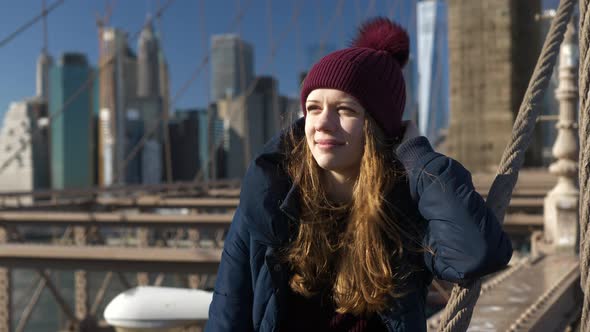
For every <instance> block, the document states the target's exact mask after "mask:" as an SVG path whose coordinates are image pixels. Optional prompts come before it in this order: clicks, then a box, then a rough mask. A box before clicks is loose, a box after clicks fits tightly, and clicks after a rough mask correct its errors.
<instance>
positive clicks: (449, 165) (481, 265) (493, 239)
mask: <svg viewBox="0 0 590 332" xmlns="http://www.w3.org/2000/svg"><path fill="white" fill-rule="evenodd" d="M397 155H398V158H399V159H400V161H401V162H402V164H403V165H404V168H405V169H406V172H407V174H408V179H409V186H410V194H411V196H412V199H413V200H414V201H415V202H416V203H417V205H418V210H419V212H420V214H421V215H422V216H423V217H424V218H425V219H426V220H427V221H428V226H427V230H426V234H425V237H424V245H425V246H426V247H427V248H430V249H432V253H430V252H428V251H427V252H426V253H425V254H424V262H425V264H426V266H427V268H428V269H429V270H430V271H431V272H432V273H433V274H434V275H435V276H436V277H437V278H439V279H443V280H447V281H451V282H461V281H465V280H468V279H473V278H479V277H481V276H483V275H485V274H488V273H492V272H495V271H498V270H500V269H501V268H502V267H504V266H505V265H506V264H508V262H509V261H510V258H511V257H512V244H511V242H510V239H509V238H508V236H507V235H506V233H504V231H503V230H502V226H501V225H500V224H499V222H498V220H497V218H496V216H495V215H494V213H493V212H492V211H491V210H490V209H489V208H488V207H487V205H486V203H485V201H484V200H483V198H482V197H481V196H480V195H479V194H478V193H477V192H476V191H475V189H474V187H473V182H472V180H471V174H470V173H469V171H467V170H466V169H465V168H464V167H463V166H462V165H461V164H460V163H459V162H457V161H455V160H453V159H451V158H449V157H446V156H444V155H442V154H440V153H437V152H435V151H434V150H433V149H432V147H431V146H430V143H429V142H428V140H427V139H426V138H425V137H422V136H421V137H416V138H413V139H410V140H408V141H406V142H404V143H402V144H401V145H400V146H399V147H398V148H397Z"/></svg>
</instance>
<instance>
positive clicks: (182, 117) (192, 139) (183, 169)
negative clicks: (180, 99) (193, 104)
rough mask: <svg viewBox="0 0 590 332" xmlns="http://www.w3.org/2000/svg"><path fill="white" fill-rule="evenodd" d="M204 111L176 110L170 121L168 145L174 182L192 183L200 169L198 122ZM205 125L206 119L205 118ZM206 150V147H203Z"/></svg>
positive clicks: (199, 131)
mask: <svg viewBox="0 0 590 332" xmlns="http://www.w3.org/2000/svg"><path fill="white" fill-rule="evenodd" d="M202 113H205V114H206V112H204V110H199V109H186V110H176V111H175V112H174V118H173V119H172V120H171V121H170V124H169V127H170V129H169V131H170V145H171V146H172V169H173V172H172V173H173V174H174V181H192V180H193V179H194V178H195V175H196V174H197V172H199V171H200V168H201V161H200V156H201V151H200V147H201V146H200V144H199V139H200V138H201V137H202V136H203V135H201V127H202V126H201V124H200V121H201V120H202V117H201V116H200V115H201V114H202ZM204 120H205V123H206V122H207V119H206V118H205V119H204ZM205 149H206V147H205Z"/></svg>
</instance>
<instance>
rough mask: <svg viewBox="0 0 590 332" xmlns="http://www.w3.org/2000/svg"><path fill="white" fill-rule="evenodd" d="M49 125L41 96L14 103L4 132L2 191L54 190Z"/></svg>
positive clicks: (0, 148)
mask: <svg viewBox="0 0 590 332" xmlns="http://www.w3.org/2000/svg"><path fill="white" fill-rule="evenodd" d="M47 123H48V122H47V103H46V102H45V101H44V100H43V99H41V98H40V97H35V98H32V99H28V100H24V101H19V102H13V103H11V104H10V107H9V108H8V111H7V112H6V113H4V121H3V126H2V129H0V151H1V153H0V165H4V164H5V163H6V165H5V166H4V168H3V169H2V170H1V171H0V183H2V188H3V189H2V190H4V191H32V190H38V189H49V188H50V178H49V176H50V173H49V169H50V165H49V130H48V128H47Z"/></svg>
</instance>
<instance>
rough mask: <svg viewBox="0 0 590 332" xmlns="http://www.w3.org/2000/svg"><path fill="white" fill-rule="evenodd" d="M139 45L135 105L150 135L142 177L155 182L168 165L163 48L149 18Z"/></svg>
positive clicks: (159, 179)
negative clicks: (165, 148) (164, 158)
mask: <svg viewBox="0 0 590 332" xmlns="http://www.w3.org/2000/svg"><path fill="white" fill-rule="evenodd" d="M137 49H138V57H137V82H138V84H137V100H136V103H135V106H136V107H137V109H138V110H139V111H140V114H141V118H142V119H143V127H144V135H149V137H148V139H147V141H146V143H145V145H144V147H143V148H142V150H141V179H142V183H144V184H154V183H160V182H161V180H162V175H163V169H164V163H163V160H162V156H163V151H164V150H163V144H162V143H163V126H162V118H163V117H162V111H163V105H162V96H161V92H162V91H161V89H160V63H159V59H158V58H159V55H158V53H159V52H160V49H159V47H158V40H157V39H156V36H155V34H154V30H153V26H152V22H151V20H150V19H149V18H148V22H147V24H146V25H145V26H144V28H143V30H142V31H141V34H140V35H139V41H138V45H137ZM127 153H130V151H128V152H127Z"/></svg>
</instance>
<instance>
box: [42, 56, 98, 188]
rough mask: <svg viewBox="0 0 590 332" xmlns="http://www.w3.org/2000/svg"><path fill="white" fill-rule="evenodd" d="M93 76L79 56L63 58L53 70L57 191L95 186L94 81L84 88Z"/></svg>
mask: <svg viewBox="0 0 590 332" xmlns="http://www.w3.org/2000/svg"><path fill="white" fill-rule="evenodd" d="M91 73H92V68H91V67H89V66H88V62H87V60H86V56H85V55H84V54H79V53H66V54H64V55H62V57H61V59H60V61H59V64H57V65H55V66H53V67H52V68H51V69H50V73H49V80H50V85H49V87H50V88H49V113H50V115H51V117H52V119H51V183H52V187H53V188H54V189H68V188H88V187H90V186H92V185H93V178H94V161H93V153H92V146H93V143H92V140H93V138H94V135H93V132H92V114H93V105H94V102H93V98H94V96H93V95H92V92H93V91H94V89H93V88H92V84H93V83H94V82H90V85H89V86H87V87H86V88H82V87H83V86H84V85H85V84H87V80H88V79H89V78H90V77H91ZM81 88H82V90H80V89H81ZM66 103H67V104H66Z"/></svg>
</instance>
